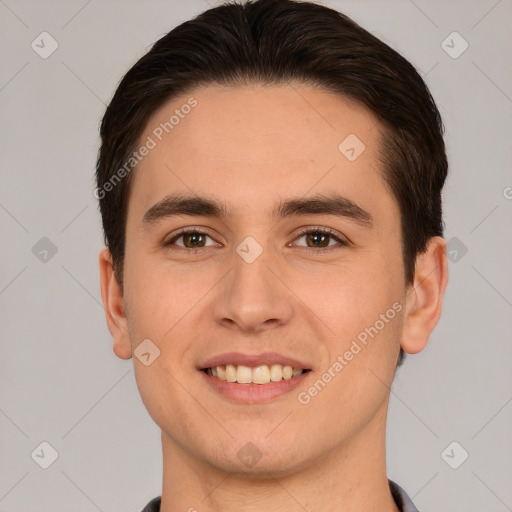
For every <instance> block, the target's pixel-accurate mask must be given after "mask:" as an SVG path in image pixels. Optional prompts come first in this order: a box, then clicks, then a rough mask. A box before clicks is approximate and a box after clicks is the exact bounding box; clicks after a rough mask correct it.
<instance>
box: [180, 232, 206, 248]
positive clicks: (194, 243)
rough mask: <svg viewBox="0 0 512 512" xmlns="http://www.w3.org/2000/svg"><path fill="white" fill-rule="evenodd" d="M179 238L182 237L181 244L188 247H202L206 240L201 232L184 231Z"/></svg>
mask: <svg viewBox="0 0 512 512" xmlns="http://www.w3.org/2000/svg"><path fill="white" fill-rule="evenodd" d="M181 238H183V245H184V246H185V247H189V248H190V249H195V248H196V247H204V245H205V240H206V237H205V236H204V235H203V234H202V233H185V234H184V235H182V236H181Z"/></svg>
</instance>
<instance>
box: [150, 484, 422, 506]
mask: <svg viewBox="0 0 512 512" xmlns="http://www.w3.org/2000/svg"><path fill="white" fill-rule="evenodd" d="M388 482H389V489H390V490H391V495H392V496H393V499H394V500H395V503H396V506H397V507H398V510H400V512H419V510H418V509H417V508H416V507H415V506H414V503H413V502H412V500H411V498H409V496H407V493H406V492H405V491H404V490H403V489H402V488H401V487H400V486H399V485H397V484H395V482H393V481H391V480H388ZM161 500H162V497H161V496H158V497H157V498H153V499H152V500H151V501H150V502H149V503H148V504H147V505H146V506H145V507H144V508H143V509H142V512H160V503H161Z"/></svg>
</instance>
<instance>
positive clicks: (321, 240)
mask: <svg viewBox="0 0 512 512" xmlns="http://www.w3.org/2000/svg"><path fill="white" fill-rule="evenodd" d="M330 238H331V236H330V235H325V234H324V233H308V234H307V235H306V243H308V244H310V247H327V246H328V245H329V240H330Z"/></svg>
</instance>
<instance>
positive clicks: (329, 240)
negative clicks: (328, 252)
mask: <svg viewBox="0 0 512 512" xmlns="http://www.w3.org/2000/svg"><path fill="white" fill-rule="evenodd" d="M301 239H304V242H305V243H304V244H300V243H297V241H298V240H301ZM295 244H296V245H298V246H299V247H306V248H307V249H326V248H328V247H332V246H335V245H339V246H347V245H348V242H347V241H345V240H343V239H342V238H341V237H340V236H338V235H337V234H336V233H335V232H334V231H331V230H330V229H328V228H309V229H308V230H305V231H302V233H300V234H299V236H298V238H296V239H295Z"/></svg>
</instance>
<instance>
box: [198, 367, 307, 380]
mask: <svg viewBox="0 0 512 512" xmlns="http://www.w3.org/2000/svg"><path fill="white" fill-rule="evenodd" d="M202 371H203V372H205V373H206V374H207V375H209V376H210V377H213V378H214V379H217V380H220V381H226V382H230V383H237V384H259V385H265V384H269V383H271V382H281V381H283V380H291V379H294V378H297V377H299V376H300V375H302V374H303V373H307V372H309V371H311V370H310V369H308V368H295V367H293V366H290V365H282V364H260V365H258V366H254V367H251V366H246V365H243V364H238V365H237V364H226V365H218V366H211V367H207V368H203V370H202Z"/></svg>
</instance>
